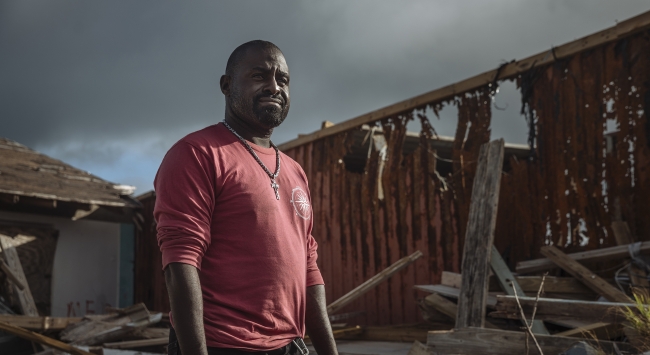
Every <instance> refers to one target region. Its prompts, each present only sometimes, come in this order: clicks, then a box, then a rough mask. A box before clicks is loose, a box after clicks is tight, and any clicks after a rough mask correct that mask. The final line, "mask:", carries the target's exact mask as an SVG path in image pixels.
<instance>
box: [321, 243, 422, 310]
mask: <svg viewBox="0 0 650 355" xmlns="http://www.w3.org/2000/svg"><path fill="white" fill-rule="evenodd" d="M421 256H422V252H421V251H419V250H418V251H416V252H415V253H413V254H411V255H409V256H406V257H404V258H401V259H399V260H398V261H396V262H395V263H394V264H393V265H391V266H389V267H387V268H386V269H384V270H382V271H381V272H380V273H378V274H377V275H375V276H373V277H371V278H369V279H368V280H366V282H364V283H362V284H361V285H359V286H357V287H356V288H354V289H353V290H352V291H350V292H348V293H346V294H345V295H343V296H342V297H341V298H339V299H337V300H336V301H334V302H332V303H331V304H330V305H329V306H327V313H329V314H332V313H334V312H336V311H338V310H340V309H341V308H343V307H345V306H347V305H348V304H350V303H352V301H354V300H356V299H357V298H359V297H361V296H362V295H364V294H365V293H366V292H368V291H370V290H372V289H373V288H375V287H376V286H377V285H379V284H380V283H382V282H384V281H386V280H388V279H389V278H390V277H391V276H393V275H394V274H395V273H397V272H398V271H400V270H402V269H403V268H405V267H407V266H409V265H411V264H412V263H413V262H414V261H416V260H417V259H419V258H420V257H421Z"/></svg>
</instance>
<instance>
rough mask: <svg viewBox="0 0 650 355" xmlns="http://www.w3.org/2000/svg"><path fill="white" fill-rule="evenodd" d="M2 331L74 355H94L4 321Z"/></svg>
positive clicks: (1, 325) (1, 324)
mask: <svg viewBox="0 0 650 355" xmlns="http://www.w3.org/2000/svg"><path fill="white" fill-rule="evenodd" d="M0 330H1V331H3V332H7V333H9V334H13V335H15V336H17V337H20V338H23V339H25V340H29V341H33V342H35V343H39V344H41V345H45V346H47V347H50V348H54V349H57V350H61V351H65V352H67V353H69V354H72V355H93V354H92V353H89V352H86V351H83V350H81V349H77V348H75V347H74V346H72V345H70V344H66V343H64V342H62V341H58V340H56V339H52V338H50V337H46V336H45V335H41V334H38V333H34V332H32V331H30V330H27V329H23V328H21V327H16V326H14V325H11V324H7V323H5V322H2V321H0Z"/></svg>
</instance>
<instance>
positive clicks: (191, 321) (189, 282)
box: [165, 263, 208, 355]
mask: <svg viewBox="0 0 650 355" xmlns="http://www.w3.org/2000/svg"><path fill="white" fill-rule="evenodd" d="M165 283H166V284H167V293H168V294H169V303H170V305H171V308H172V320H173V323H174V331H175V332H176V337H177V338H178V345H179V346H180V348H181V353H182V354H186V355H195V354H196V355H208V348H207V346H206V344H205V330H204V328H203V295H202V294H201V281H200V280H199V272H198V270H197V269H196V268H195V267H194V266H192V265H187V264H181V263H171V264H169V265H167V268H166V269H165Z"/></svg>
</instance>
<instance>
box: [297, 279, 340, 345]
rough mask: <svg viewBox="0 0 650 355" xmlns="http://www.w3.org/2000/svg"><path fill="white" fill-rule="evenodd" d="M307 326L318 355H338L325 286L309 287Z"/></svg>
mask: <svg viewBox="0 0 650 355" xmlns="http://www.w3.org/2000/svg"><path fill="white" fill-rule="evenodd" d="M305 326H306V327H307V334H309V338H310V339H311V343H312V344H313V345H314V348H315V349H316V352H317V353H318V355H338V350H336V342H335V341H334V335H332V326H331V325H330V319H329V317H328V316H327V305H326V304H325V286H323V285H314V286H310V287H307V310H306V314H305Z"/></svg>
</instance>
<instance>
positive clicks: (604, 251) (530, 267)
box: [515, 242, 650, 274]
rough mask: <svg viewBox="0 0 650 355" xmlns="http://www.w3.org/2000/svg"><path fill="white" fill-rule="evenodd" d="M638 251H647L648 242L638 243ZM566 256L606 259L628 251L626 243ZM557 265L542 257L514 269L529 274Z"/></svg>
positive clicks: (618, 256) (627, 253)
mask: <svg viewBox="0 0 650 355" xmlns="http://www.w3.org/2000/svg"><path fill="white" fill-rule="evenodd" d="M640 251H642V252H646V253H647V252H649V251H650V242H642V243H641V244H640ZM567 256H568V257H569V258H571V259H573V260H575V261H580V262H592V261H608V260H616V259H621V258H626V257H629V256H630V251H629V249H628V246H627V245H619V246H616V247H609V248H601V249H595V250H589V251H582V252H579V253H571V254H567ZM557 267H558V266H557V265H555V264H554V263H553V262H552V261H550V260H549V259H546V258H543V259H535V260H528V261H522V262H519V263H517V267H516V268H515V269H516V270H517V272H518V273H520V274H529V273H531V272H540V271H547V270H552V269H556V268H557Z"/></svg>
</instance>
